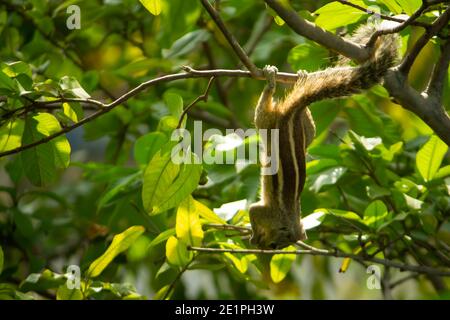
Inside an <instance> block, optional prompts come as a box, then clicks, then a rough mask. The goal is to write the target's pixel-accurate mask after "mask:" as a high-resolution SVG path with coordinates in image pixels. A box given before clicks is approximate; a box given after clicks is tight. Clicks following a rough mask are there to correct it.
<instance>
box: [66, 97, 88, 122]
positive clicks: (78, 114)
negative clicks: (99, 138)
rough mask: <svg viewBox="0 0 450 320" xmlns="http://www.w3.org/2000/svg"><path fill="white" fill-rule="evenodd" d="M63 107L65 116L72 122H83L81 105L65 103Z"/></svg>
mask: <svg viewBox="0 0 450 320" xmlns="http://www.w3.org/2000/svg"><path fill="white" fill-rule="evenodd" d="M62 106H63V113H64V115H65V116H66V117H67V118H69V119H70V120H72V121H73V123H77V122H78V121H79V120H81V118H82V112H83V109H82V108H81V106H80V105H79V104H76V103H73V102H71V103H69V102H64V103H63V105H62Z"/></svg>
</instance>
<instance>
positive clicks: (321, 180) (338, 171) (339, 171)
mask: <svg viewBox="0 0 450 320" xmlns="http://www.w3.org/2000/svg"><path fill="white" fill-rule="evenodd" d="M346 171H347V168H344V167H335V168H331V169H328V170H325V171H323V172H322V173H320V174H318V175H316V176H314V183H313V185H312V187H311V188H312V190H314V192H316V193H317V192H319V191H320V189H322V187H323V186H326V185H330V184H335V183H336V182H337V181H338V180H339V178H340V177H341V176H342V175H343V174H344V173H345V172H346Z"/></svg>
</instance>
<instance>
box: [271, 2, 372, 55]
mask: <svg viewBox="0 0 450 320" xmlns="http://www.w3.org/2000/svg"><path fill="white" fill-rule="evenodd" d="M264 1H265V2H266V3H267V5H268V6H269V7H271V8H272V9H273V10H275V12H276V13H277V14H278V15H279V16H280V17H281V18H282V19H283V20H284V21H285V22H286V24H287V25H288V26H289V27H290V28H291V29H292V30H294V31H295V32H296V33H298V34H299V35H301V36H304V37H306V38H308V39H310V40H312V41H315V42H317V43H318V44H320V45H323V46H324V47H327V48H328V49H331V50H333V51H335V52H337V53H340V54H342V55H344V56H346V57H347V58H350V59H355V60H356V61H358V62H362V61H366V60H367V59H368V58H369V50H365V49H364V47H363V46H362V45H360V44H357V43H353V42H351V41H350V40H346V39H343V38H341V37H338V36H336V35H334V34H332V33H331V32H329V31H326V30H324V29H322V28H320V27H318V26H317V25H315V24H314V23H312V22H309V21H307V20H305V19H303V18H301V17H300V16H299V15H298V14H297V13H296V12H295V11H294V10H289V9H287V8H285V7H284V6H283V5H282V4H281V3H280V2H278V1H277V0H264Z"/></svg>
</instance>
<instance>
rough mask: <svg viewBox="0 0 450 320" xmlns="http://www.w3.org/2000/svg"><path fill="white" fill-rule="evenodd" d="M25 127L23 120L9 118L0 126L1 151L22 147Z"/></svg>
mask: <svg viewBox="0 0 450 320" xmlns="http://www.w3.org/2000/svg"><path fill="white" fill-rule="evenodd" d="M23 129H24V122H23V120H20V119H16V120H9V121H7V122H6V123H5V124H4V125H2V126H1V127H0V152H3V151H8V150H12V149H15V148H17V147H20V145H21V140H22V134H23Z"/></svg>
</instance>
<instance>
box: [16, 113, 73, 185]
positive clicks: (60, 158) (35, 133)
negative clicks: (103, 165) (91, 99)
mask: <svg viewBox="0 0 450 320" xmlns="http://www.w3.org/2000/svg"><path fill="white" fill-rule="evenodd" d="M61 130H62V129H61V125H60V124H59V122H58V120H57V119H56V118H55V117H54V116H53V115H51V114H49V113H38V114H37V115H35V116H33V117H32V118H27V119H26V121H25V129H24V134H23V137H22V145H26V144H29V143H32V142H35V141H38V140H41V139H43V138H45V137H47V136H50V135H52V134H55V133H57V132H60V131H61ZM70 151H71V149H70V144H69V142H68V141H67V138H66V137H65V136H64V135H61V136H59V137H57V138H55V139H52V140H51V141H49V142H46V143H44V144H40V145H38V146H37V147H33V148H30V149H27V150H25V151H24V152H22V162H23V164H24V169H25V173H26V174H27V177H28V178H29V179H30V181H31V182H32V183H34V184H36V185H43V184H45V183H46V182H51V181H52V180H53V178H54V176H55V167H58V168H67V167H68V166H69V163H70Z"/></svg>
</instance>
